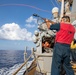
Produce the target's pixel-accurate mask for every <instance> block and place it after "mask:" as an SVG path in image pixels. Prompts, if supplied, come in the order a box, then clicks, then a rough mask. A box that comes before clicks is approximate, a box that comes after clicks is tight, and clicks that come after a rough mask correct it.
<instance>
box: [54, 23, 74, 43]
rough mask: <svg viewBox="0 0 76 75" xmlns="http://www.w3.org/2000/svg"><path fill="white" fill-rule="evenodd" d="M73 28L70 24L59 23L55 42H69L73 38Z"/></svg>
mask: <svg viewBox="0 0 76 75" xmlns="http://www.w3.org/2000/svg"><path fill="white" fill-rule="evenodd" d="M74 33H75V28H74V27H73V25H71V24H67V23H60V30H59V31H58V32H57V33H56V39H55V42H59V43H64V44H71V42H72V40H73V38H74Z"/></svg>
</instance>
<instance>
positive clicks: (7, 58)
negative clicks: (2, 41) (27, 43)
mask: <svg viewBox="0 0 76 75" xmlns="http://www.w3.org/2000/svg"><path fill="white" fill-rule="evenodd" d="M30 54H31V51H30V50H27V57H28V56H29V55H30ZM31 60H32V58H31V59H30V60H29V61H31ZM23 62H24V50H0V75H11V74H8V73H7V72H6V71H8V70H9V69H11V68H12V67H13V69H15V68H16V67H18V65H19V66H20V64H22V63H23ZM9 73H10V71H9Z"/></svg>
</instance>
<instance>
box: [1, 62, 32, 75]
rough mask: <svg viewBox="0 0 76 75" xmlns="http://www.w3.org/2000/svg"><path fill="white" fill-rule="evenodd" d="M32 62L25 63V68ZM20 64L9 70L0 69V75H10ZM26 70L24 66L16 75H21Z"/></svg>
mask: <svg viewBox="0 0 76 75" xmlns="http://www.w3.org/2000/svg"><path fill="white" fill-rule="evenodd" d="M31 63H32V61H29V62H27V67H29V66H30V65H31ZM21 65H22V63H21V64H15V65H14V66H13V67H10V68H6V67H5V68H1V69H0V75H12V74H13V73H14V72H15V71H16V70H17V69H18V68H19V67H20V66H21ZM25 70H26V65H25V66H24V67H23V68H22V69H21V70H20V71H19V72H18V74H16V75H23V73H24V71H25Z"/></svg>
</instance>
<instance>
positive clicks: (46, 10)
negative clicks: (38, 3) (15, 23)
mask: <svg viewBox="0 0 76 75" xmlns="http://www.w3.org/2000/svg"><path fill="white" fill-rule="evenodd" d="M0 6H27V7H30V8H34V9H36V10H40V11H44V12H48V13H51V11H48V10H44V9H41V8H38V7H35V6H32V5H27V4H0Z"/></svg>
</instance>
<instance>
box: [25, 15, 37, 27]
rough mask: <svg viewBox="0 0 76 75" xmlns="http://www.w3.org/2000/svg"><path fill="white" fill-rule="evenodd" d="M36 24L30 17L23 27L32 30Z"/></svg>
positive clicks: (35, 20)
mask: <svg viewBox="0 0 76 75" xmlns="http://www.w3.org/2000/svg"><path fill="white" fill-rule="evenodd" d="M36 24H37V19H35V18H33V17H32V16H31V17H29V18H28V19H27V20H26V25H25V26H26V27H28V28H34V27H35V26H36Z"/></svg>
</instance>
